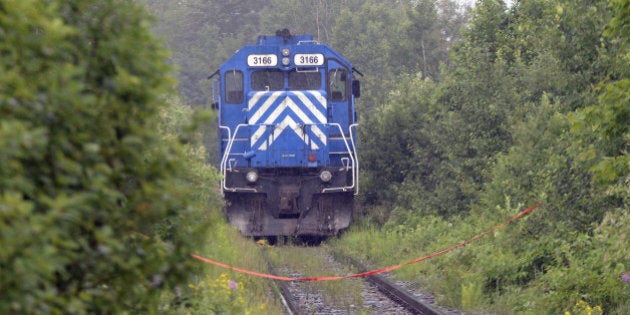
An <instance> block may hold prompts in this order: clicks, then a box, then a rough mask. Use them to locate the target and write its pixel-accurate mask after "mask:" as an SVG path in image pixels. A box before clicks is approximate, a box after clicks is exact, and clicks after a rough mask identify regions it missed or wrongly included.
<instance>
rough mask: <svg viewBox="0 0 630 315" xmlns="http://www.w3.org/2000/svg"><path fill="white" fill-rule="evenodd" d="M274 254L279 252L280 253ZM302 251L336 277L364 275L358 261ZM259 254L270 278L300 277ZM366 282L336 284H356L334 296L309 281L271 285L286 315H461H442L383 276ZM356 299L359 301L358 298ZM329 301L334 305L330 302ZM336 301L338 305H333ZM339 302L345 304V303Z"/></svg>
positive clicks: (314, 250) (283, 282)
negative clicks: (348, 296) (272, 275)
mask: <svg viewBox="0 0 630 315" xmlns="http://www.w3.org/2000/svg"><path fill="white" fill-rule="evenodd" d="M276 250H280V251H282V250H283V249H282V248H280V249H276ZM303 250H304V251H310V252H312V254H307V256H308V257H311V258H312V259H322V260H323V261H324V263H325V264H327V266H326V269H327V270H329V272H334V273H336V274H339V272H346V274H347V270H359V272H362V271H365V267H363V266H362V265H361V264H360V263H359V262H358V261H357V260H355V259H352V258H349V257H345V256H343V255H341V254H339V253H333V254H329V253H326V252H325V251H324V250H323V249H321V248H306V249H303ZM261 252H262V255H263V257H264V258H265V260H266V261H267V265H268V267H269V272H270V273H271V274H274V275H279V276H285V277H286V276H289V277H296V278H299V277H303V275H302V274H301V273H300V272H301V271H300V270H291V269H292V267H286V266H282V263H279V264H277V265H276V266H274V264H273V263H272V261H271V259H269V255H268V253H267V250H266V249H265V248H263V247H261ZM310 252H309V253H310ZM317 257H319V258H317ZM328 265H329V267H328ZM349 266H352V268H351V269H350V267H349ZM304 272H306V271H304ZM365 279H366V280H367V281H363V279H361V278H353V279H344V280H338V281H347V282H351V281H355V282H356V283H355V284H350V285H349V286H350V288H351V289H348V286H346V287H344V288H342V289H337V290H336V291H333V293H330V292H328V293H327V292H324V291H325V290H320V289H318V288H317V285H316V284H315V283H313V282H309V281H278V280H275V281H274V282H275V284H276V288H277V289H276V293H277V294H278V295H279V296H280V300H281V301H282V303H283V305H284V306H285V308H286V310H287V313H289V314H353V313H361V314H364V313H371V314H426V315H445V314H460V313H459V312H450V311H442V310H441V309H439V308H437V307H435V306H434V305H431V303H430V302H428V301H426V300H422V299H421V298H418V297H416V296H415V295H413V294H411V293H410V292H408V291H406V290H405V289H402V288H401V287H400V286H398V285H396V284H394V283H392V282H391V281H389V280H388V279H386V278H385V277H383V276H380V275H373V276H370V277H366V278H365ZM355 288H356V289H355ZM344 291H345V292H344ZM359 292H360V293H359ZM327 294H328V295H330V294H333V295H342V294H347V295H350V296H354V297H350V299H351V300H352V301H351V302H348V301H347V298H345V297H343V296H333V297H327V296H326V295H327ZM357 295H359V296H360V298H357ZM331 300H333V302H330V301H331ZM335 301H337V302H336V303H335ZM339 301H345V303H344V302H339Z"/></svg>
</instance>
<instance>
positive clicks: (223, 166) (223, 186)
mask: <svg viewBox="0 0 630 315" xmlns="http://www.w3.org/2000/svg"><path fill="white" fill-rule="evenodd" d="M247 126H249V125H248V124H238V125H237V126H236V129H235V130H234V135H233V136H232V137H231V138H229V142H228V145H227V147H226V148H225V152H224V153H223V158H222V159H221V166H220V167H221V174H222V175H223V178H222V179H221V193H223V192H224V191H226V190H229V191H232V192H235V191H251V192H257V190H256V188H249V187H229V188H228V187H227V186H226V183H225V178H226V177H227V167H226V163H227V160H228V157H229V155H230V151H232V145H233V144H234V139H235V138H236V135H237V134H238V130H239V129H240V128H241V127H247ZM225 128H227V127H225ZM228 130H229V128H228ZM228 136H229V133H228Z"/></svg>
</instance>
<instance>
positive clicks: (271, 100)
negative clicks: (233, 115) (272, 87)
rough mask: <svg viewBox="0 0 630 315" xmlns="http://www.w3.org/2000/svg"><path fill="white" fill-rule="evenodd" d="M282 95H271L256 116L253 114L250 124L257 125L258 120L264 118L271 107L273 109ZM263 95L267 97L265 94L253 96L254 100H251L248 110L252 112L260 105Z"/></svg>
mask: <svg viewBox="0 0 630 315" xmlns="http://www.w3.org/2000/svg"><path fill="white" fill-rule="evenodd" d="M282 93H283V92H282V91H276V92H273V93H271V95H270V96H269V98H268V99H267V100H266V101H265V102H264V103H263V105H262V106H261V107H260V108H259V109H258V110H257V111H256V112H255V113H254V114H252V115H251V117H249V123H250V124H255V123H256V122H257V121H258V119H260V117H262V115H264V114H265V113H266V112H267V110H269V107H271V105H272V104H273V103H274V102H275V101H276V100H277V99H278V97H280V95H282ZM263 95H265V92H259V93H255V94H254V96H252V98H251V99H250V100H249V104H248V109H250V110H251V109H252V107H254V106H255V105H256V104H257V103H258V101H259V100H260V98H261V97H262V96H263Z"/></svg>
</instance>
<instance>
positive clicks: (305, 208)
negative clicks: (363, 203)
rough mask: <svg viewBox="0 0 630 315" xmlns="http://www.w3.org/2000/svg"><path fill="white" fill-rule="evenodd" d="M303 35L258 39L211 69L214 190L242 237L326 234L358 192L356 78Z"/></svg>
mask: <svg viewBox="0 0 630 315" xmlns="http://www.w3.org/2000/svg"><path fill="white" fill-rule="evenodd" d="M353 70H354V69H353V67H352V66H351V64H350V63H349V62H348V61H347V60H346V59H345V58H343V56H341V55H340V54H338V53H337V52H335V51H334V50H332V49H331V48H330V47H328V46H326V45H321V44H319V43H317V42H315V41H314V40H313V37H312V36H310V35H297V36H292V35H290V34H289V33H288V31H286V30H285V31H283V32H279V33H278V34H277V35H276V36H259V38H258V41H257V44H256V45H252V46H245V47H243V48H242V49H240V50H239V51H237V52H236V53H235V54H234V55H233V56H232V57H231V58H229V59H228V60H227V61H226V62H225V63H224V64H223V65H221V67H220V69H219V70H218V72H217V74H218V80H217V81H215V84H214V95H215V103H216V107H217V108H218V110H219V114H218V119H219V141H220V150H221V152H220V157H221V160H220V170H221V172H222V175H223V178H222V181H221V190H222V193H223V195H224V197H225V200H226V206H225V208H224V212H225V214H226V217H227V219H228V221H229V223H230V224H231V225H233V226H235V227H236V228H238V229H239V230H240V231H241V233H243V234H244V235H248V236H277V235H314V236H331V235H336V234H337V233H338V232H339V231H341V230H343V229H345V228H347V227H348V226H349V224H350V223H351V221H352V212H353V196H354V194H355V193H357V192H358V180H359V176H358V175H359V173H358V167H359V163H358V159H357V154H356V126H357V124H356V114H355V108H354V100H355V98H356V97H358V96H359V94H360V85H359V81H357V80H356V79H354V77H353V76H354V74H355V71H353Z"/></svg>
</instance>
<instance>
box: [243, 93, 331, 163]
mask: <svg viewBox="0 0 630 315" xmlns="http://www.w3.org/2000/svg"><path fill="white" fill-rule="evenodd" d="M266 93H268V92H259V93H255V94H254V95H253V96H252V98H251V99H250V101H249V103H248V109H249V110H251V109H252V108H253V107H254V106H256V105H257V104H258V102H260V99H261V98H262V97H263V96H264V95H265V94H266ZM283 93H285V92H283V91H276V92H273V93H272V94H271V95H270V96H269V97H268V98H267V99H266V100H265V102H264V103H263V104H262V106H261V107H260V108H258V110H257V111H256V112H255V113H253V114H252V115H251V116H250V118H249V123H250V124H256V123H258V121H259V120H260V119H261V118H262V117H263V116H264V115H265V114H266V112H267V111H268V110H270V108H271V106H272V105H273V104H274V103H275V102H277V100H278V98H279V97H280V95H282V94H283ZM291 93H293V95H296V96H297V98H298V100H299V101H300V103H302V104H304V106H302V107H303V108H306V109H307V110H308V112H309V113H311V114H312V115H313V116H314V117H315V118H316V120H317V122H316V123H326V120H327V119H326V116H325V114H324V113H322V109H323V110H324V111H325V109H326V99H325V98H324V96H323V95H322V94H321V93H316V92H311V94H312V95H313V96H314V97H315V98H316V101H315V102H313V101H311V99H309V98H308V97H307V96H306V95H305V93H303V92H296V91H293V92H291ZM315 103H317V104H315ZM318 107H321V108H318ZM287 109H289V110H291V111H292V112H293V113H294V114H295V115H296V116H297V117H298V119H299V122H296V121H295V120H293V118H291V116H286V117H285V118H284V119H283V120H282V121H281V122H280V123H277V122H276V120H277V119H278V118H279V117H280V115H282V114H283V113H284V112H285V110H287ZM262 124H263V125H274V124H275V125H276V128H275V129H274V131H273V134H272V135H269V139H268V140H267V141H264V142H263V143H261V144H260V146H259V147H258V150H261V151H265V150H267V148H268V146H269V145H271V144H272V143H273V141H274V140H275V139H277V137H279V136H280V135H281V134H282V133H283V132H284V130H286V128H287V127H290V129H292V130H293V132H295V133H296V134H297V135H298V136H299V137H300V138H302V140H303V141H304V142H305V143H306V144H309V142H310V144H311V149H312V150H317V149H319V146H318V145H317V144H316V143H315V142H312V141H310V138H309V136H308V134H305V133H304V131H303V129H302V126H301V125H302V124H309V125H313V124H314V122H313V121H312V120H311V118H309V116H308V115H307V114H306V113H305V112H304V111H303V109H302V108H301V107H300V106H299V105H298V104H296V103H295V102H294V101H293V100H292V99H291V98H290V97H289V96H286V97H285V98H284V99H283V100H282V101H281V102H280V103H279V104H278V106H277V107H276V108H275V109H274V110H273V112H272V113H271V114H270V115H269V116H268V117H267V119H265V121H264V122H262ZM310 129H311V132H312V133H313V134H314V135H315V136H316V137H317V138H318V139H319V140H320V142H321V143H324V144H326V142H327V141H326V135H325V133H324V132H323V131H322V130H321V129H320V128H319V127H317V126H311V127H310ZM266 130H267V127H266V126H260V127H258V129H256V131H254V133H253V134H252V135H251V138H250V142H251V145H252V146H253V145H254V144H255V143H257V142H258V140H259V139H260V138H261V137H262V136H263V135H264V134H265V131H266Z"/></svg>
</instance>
